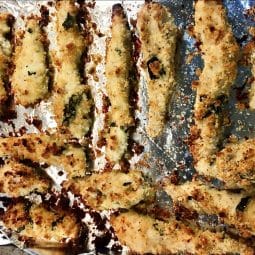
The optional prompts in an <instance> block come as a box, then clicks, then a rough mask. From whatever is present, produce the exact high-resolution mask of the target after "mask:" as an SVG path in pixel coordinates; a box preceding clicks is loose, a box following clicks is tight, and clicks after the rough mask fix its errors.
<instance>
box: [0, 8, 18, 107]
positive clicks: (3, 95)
mask: <svg viewBox="0 0 255 255" xmlns="http://www.w3.org/2000/svg"><path fill="white" fill-rule="evenodd" d="M14 21H15V20H14V17H13V16H12V15H11V14H8V13H1V14H0V104H1V105H3V104H4V103H5V101H6V100H7V97H8V95H7V91H6V82H7V79H8V78H7V75H6V73H7V70H8V64H9V62H10V60H11V55H12V49H13V47H12V43H11V37H12V29H13V24H14ZM2 111H3V109H2V106H1V107H0V112H2Z"/></svg>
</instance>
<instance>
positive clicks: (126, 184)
mask: <svg viewBox="0 0 255 255" xmlns="http://www.w3.org/2000/svg"><path fill="white" fill-rule="evenodd" d="M64 186H65V187H66V188H68V189H71V191H72V192H73V193H74V194H76V195H80V196H81V197H82V199H83V200H84V201H85V203H86V204H87V205H88V206H89V207H91V208H93V209H95V210H110V209H119V208H125V209H128V208H131V207H132V206H134V205H136V204H138V203H139V202H141V201H142V200H145V199H148V198H149V197H150V196H152V195H153V190H152V188H150V186H149V184H148V183H147V182H146V181H145V179H144V177H143V175H142V173H141V172H139V171H136V170H131V171H130V172H129V173H123V172H120V171H117V170H116V171H115V170H114V171H111V172H104V173H98V174H96V173H94V174H92V175H91V176H88V177H84V178H79V179H75V180H73V181H67V182H66V183H65V185H64Z"/></svg>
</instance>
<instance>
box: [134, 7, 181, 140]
mask: <svg viewBox="0 0 255 255" xmlns="http://www.w3.org/2000/svg"><path fill="white" fill-rule="evenodd" d="M137 28H138V33H139V37H140V40H141V43H142V46H141V53H142V66H143V67H144V69H145V71H146V81H147V92H148V107H149V113H148V125H147V133H148V135H149V136H150V137H156V136H158V135H159V134H160V133H161V132H162V130H163V128H164V124H165V118H166V114H167V109H168V103H169V99H170V97H171V95H172V94H173V90H174V87H175V80H174V76H175V51H176V39H177V27H176V26H175V24H174V20H173V17H172V15H171V13H170V12H169V11H168V9H167V8H166V7H164V6H163V5H160V4H158V3H146V4H144V6H143V7H142V9H141V10H140V11H139V13H138V17H137Z"/></svg>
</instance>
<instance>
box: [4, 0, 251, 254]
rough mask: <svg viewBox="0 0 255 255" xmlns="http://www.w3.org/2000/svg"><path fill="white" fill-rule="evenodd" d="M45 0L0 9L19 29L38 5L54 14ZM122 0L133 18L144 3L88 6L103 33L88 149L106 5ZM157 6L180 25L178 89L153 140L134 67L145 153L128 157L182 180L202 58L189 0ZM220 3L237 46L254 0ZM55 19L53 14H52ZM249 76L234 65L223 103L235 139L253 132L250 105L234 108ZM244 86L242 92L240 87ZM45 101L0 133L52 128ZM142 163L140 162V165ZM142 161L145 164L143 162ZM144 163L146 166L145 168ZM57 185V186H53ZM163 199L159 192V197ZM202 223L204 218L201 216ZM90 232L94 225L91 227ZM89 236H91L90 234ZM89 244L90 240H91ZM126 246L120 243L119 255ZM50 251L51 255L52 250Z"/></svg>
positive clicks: (99, 87) (20, 0) (11, 0)
mask: <svg viewBox="0 0 255 255" xmlns="http://www.w3.org/2000/svg"><path fill="white" fill-rule="evenodd" d="M47 2H48V1H44V0H42V1H39V0H38V1H35V0H34V1H33V0H0V11H9V12H10V13H12V14H13V15H14V16H15V17H16V18H17V22H16V25H17V27H21V28H22V27H23V26H24V21H23V19H22V18H21V15H24V16H28V15H30V14H31V13H34V14H39V7H40V6H41V5H46V6H47V7H48V8H49V9H50V12H51V13H52V12H54V7H53V8H52V7H49V6H48V5H47ZM118 2H120V3H122V4H123V6H124V9H125V11H126V13H127V15H128V17H129V19H130V18H132V19H136V13H137V11H138V10H139V8H140V6H141V5H142V4H143V2H144V1H131V0H130V1H128V0H123V1H103V0H97V1H96V4H95V7H94V8H91V9H89V11H90V13H91V17H92V21H93V22H95V23H96V24H97V28H98V30H99V31H100V32H101V33H103V34H104V35H105V36H103V37H98V36H96V35H94V43H93V44H92V46H91V48H90V49H89V54H90V55H91V54H100V55H101V56H102V59H103V60H102V62H101V63H99V64H98V65H97V67H96V76H97V77H98V80H95V79H94V78H93V77H92V75H89V74H88V84H89V85H90V86H91V89H92V95H93V97H94V100H95V106H96V108H97V109H99V111H96V112H95V116H96V118H95V124H94V129H93V142H92V145H93V148H94V149H95V148H96V144H97V140H98V133H99V131H100V130H101V129H102V128H103V123H104V114H103V113H102V111H101V110H100V109H102V105H103V101H102V96H103V94H107V93H106V90H105V76H104V56H105V39H106V37H107V36H109V35H110V30H109V29H110V25H111V7H112V5H113V4H115V3H118ZM158 2H161V3H162V4H164V5H166V6H168V7H170V9H171V11H172V13H173V15H174V17H175V22H176V25H177V26H178V27H179V29H180V34H181V36H180V39H179V41H178V58H177V59H178V61H177V63H176V66H177V76H176V79H177V87H176V91H175V94H174V96H173V98H172V101H171V102H170V104H169V111H168V118H167V119H168V121H167V123H166V127H165V130H164V132H163V133H162V135H161V136H159V137H158V138H156V139H153V140H152V139H150V138H149V137H148V136H147V134H146V132H145V126H146V123H147V118H146V113H147V107H146V101H147V99H146V98H147V96H146V82H145V80H144V73H143V70H141V68H140V67H139V65H138V70H139V72H140V74H141V79H140V82H139V91H138V94H139V102H138V105H139V107H138V109H141V110H140V111H138V110H137V111H136V117H137V118H138V119H139V120H140V122H139V125H138V127H137V129H136V132H135V133H134V134H133V138H134V140H135V141H137V142H139V144H141V145H143V146H144V152H143V153H142V154H141V155H139V156H134V157H133V158H132V159H131V166H134V165H136V166H138V167H139V166H140V168H141V169H142V170H143V171H144V172H145V173H146V174H148V175H149V176H150V177H151V178H152V179H153V180H154V181H157V180H159V179H160V178H162V177H164V176H166V175H168V174H170V173H171V172H172V171H178V172H179V173H181V176H182V177H183V179H184V180H186V179H190V178H191V177H192V175H193V173H194V168H193V165H192V157H191V155H190V153H189V151H188V146H187V143H186V140H187V139H188V136H189V128H190V125H191V124H192V109H193V104H194V99H195V94H194V92H193V91H192V89H191V83H192V81H193V80H196V79H197V77H196V69H197V68H201V69H202V68H203V63H202V60H201V56H200V55H199V54H194V53H195V52H197V48H196V46H195V40H194V38H192V37H191V36H190V35H189V33H188V32H187V28H188V27H189V26H190V25H192V24H193V23H192V22H193V12H194V11H193V0H171V1H170V0H161V1H158ZM223 3H224V5H225V7H226V9H227V12H228V18H229V22H230V24H231V25H232V28H233V32H234V34H235V36H236V38H237V41H238V42H239V44H240V45H241V46H244V45H245V44H246V43H247V42H249V41H250V40H251V36H250V35H249V34H248V29H249V27H250V26H254V25H255V20H252V19H251V18H250V17H248V16H246V15H245V11H246V10H247V9H249V8H251V7H252V6H254V5H255V2H254V0H223ZM52 20H54V17H52ZM48 34H49V39H50V40H51V45H50V49H53V48H54V42H55V39H54V31H53V29H52V24H50V25H49V27H48ZM192 54H194V57H193V58H192V60H191V61H190V62H189V61H187V59H188V58H189V57H190V56H191V55H192ZM92 64H93V63H88V64H87V66H86V69H87V70H88V69H89V68H90V66H91V65H92ZM250 76H251V72H250V68H249V67H246V66H239V67H238V77H237V79H236V82H235V84H234V85H233V89H232V92H231V100H230V103H229V106H228V110H229V113H230V118H231V126H230V127H229V131H228V132H229V134H233V135H236V136H237V137H238V138H241V137H251V136H253V134H254V126H255V112H252V111H250V110H249V109H244V110H240V109H238V108H237V107H236V104H237V98H238V93H245V89H246V90H247V89H248V85H247V86H244V85H246V82H247V78H249V77H250ZM243 88H245V89H244V91H243ZM49 105H50V101H49V102H41V103H40V104H39V105H37V106H36V107H34V108H27V109H25V108H24V107H22V106H17V107H16V110H17V118H16V119H13V120H12V121H11V122H0V135H2V136H10V135H13V134H15V135H19V132H20V129H21V128H22V127H25V128H26V132H27V133H37V132H39V130H38V129H37V128H36V127H35V126H33V125H32V124H29V123H28V122H27V121H26V119H27V118H34V117H37V118H39V119H41V120H42V130H43V131H45V130H48V129H53V130H54V128H55V127H56V123H55V121H54V116H53V114H52V113H51V112H50V110H49ZM141 162H143V163H142V164H139V163H141ZM144 162H146V164H144ZM104 164H105V159H104V156H102V157H97V158H96V160H95V162H94V170H95V171H100V169H102V168H103V166H104ZM145 166H146V167H145ZM49 172H50V173H51V174H50V175H51V176H52V177H53V179H54V178H55V181H56V184H59V183H60V182H61V181H62V180H57V179H56V177H55V175H54V169H50V170H49ZM56 186H58V185H56ZM162 197H164V196H162ZM102 214H104V215H106V216H107V215H108V214H109V212H103V213H102ZM89 221H91V219H90V218H89V214H88V215H87V217H86V219H85V222H89ZM201 221H203V217H201ZM91 231H92V232H93V231H94V232H95V231H96V230H95V229H94V230H93V227H91ZM90 238H92V237H90ZM13 242H14V244H15V245H17V246H19V247H20V244H19V243H16V242H15V240H12V239H11V240H10V239H8V238H7V237H6V235H5V233H4V231H3V232H2V231H1V228H0V245H6V244H8V243H13ZM90 242H91V240H90ZM127 250H128V248H126V247H124V249H123V253H125V252H126V251H127ZM24 251H25V252H27V253H28V254H44V253H43V251H40V252H36V251H35V250H33V249H24ZM52 254H54V253H52ZM87 254H94V251H93V247H91V253H87Z"/></svg>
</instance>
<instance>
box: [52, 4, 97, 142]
mask: <svg viewBox="0 0 255 255" xmlns="http://www.w3.org/2000/svg"><path fill="white" fill-rule="evenodd" d="M56 10H57V12H56V17H57V18H56V32H57V52H56V54H53V60H54V61H53V62H54V65H55V68H56V75H55V82H54V94H53V110H54V113H55V119H56V121H57V123H58V127H59V128H63V127H64V128H66V129H67V130H69V132H70V133H71V134H72V135H73V136H74V137H76V138H79V139H80V138H82V137H84V136H85V135H86V134H88V132H89V131H90V130H91V127H92V124H93V118H92V111H93V100H92V99H91V95H90V89H89V87H88V86H87V85H85V84H83V78H84V77H83V76H84V70H81V68H84V67H83V62H84V57H85V55H84V53H85V52H86V50H87V47H88V41H87V39H86V37H85V36H84V33H86V31H85V29H86V27H85V22H86V17H85V12H84V11H83V9H82V6H81V5H80V6H78V3H76V2H75V1H74V0H67V1H63V0H62V1H58V2H57V3H56Z"/></svg>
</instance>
